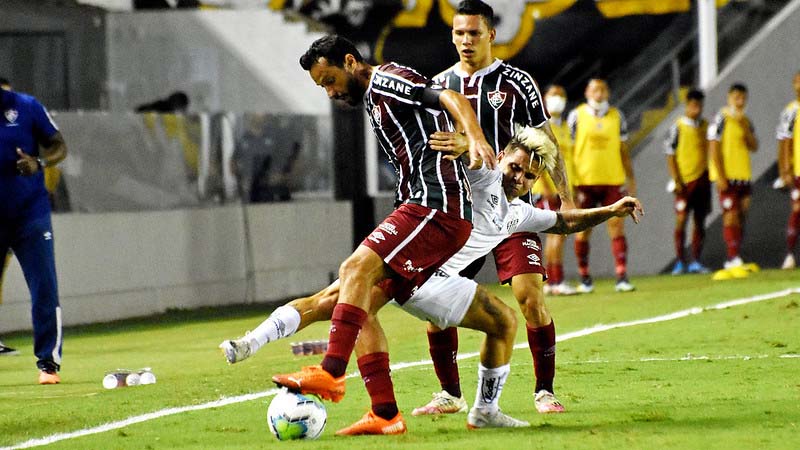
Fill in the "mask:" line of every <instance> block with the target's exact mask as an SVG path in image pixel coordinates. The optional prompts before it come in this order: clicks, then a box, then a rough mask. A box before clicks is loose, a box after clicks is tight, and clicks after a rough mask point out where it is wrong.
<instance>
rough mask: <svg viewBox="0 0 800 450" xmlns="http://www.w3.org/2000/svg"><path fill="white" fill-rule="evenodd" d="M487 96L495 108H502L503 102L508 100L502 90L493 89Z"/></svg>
mask: <svg viewBox="0 0 800 450" xmlns="http://www.w3.org/2000/svg"><path fill="white" fill-rule="evenodd" d="M486 98H487V99H488V100H489V104H490V105H492V108H494V109H500V107H501V106H503V103H505V102H506V93H505V92H501V91H491V92H487V93H486Z"/></svg>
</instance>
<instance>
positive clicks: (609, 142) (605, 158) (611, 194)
mask: <svg viewBox="0 0 800 450" xmlns="http://www.w3.org/2000/svg"><path fill="white" fill-rule="evenodd" d="M609 95H610V92H609V89H608V83H607V82H606V80H605V79H603V78H592V79H591V80H589V84H588V85H587V86H586V91H585V96H586V103H582V104H581V105H579V106H578V107H577V108H575V109H574V110H573V111H572V112H570V113H569V116H568V118H567V123H568V124H569V127H570V132H571V135H572V138H573V139H574V141H575V146H574V151H573V157H572V161H573V164H574V165H575V180H574V181H573V185H575V186H576V191H577V204H578V207H579V208H591V207H594V206H606V205H610V204H612V203H614V202H616V201H617V200H619V199H621V198H622V197H624V196H625V195H627V194H628V193H629V194H630V195H633V196H635V195H636V179H635V178H634V175H633V164H632V163H631V156H630V154H629V153H628V144H627V141H628V125H627V123H626V122H625V116H624V115H623V114H622V111H620V110H618V109H617V108H615V107H613V106H610V105H609V103H608V98H609ZM626 183H627V189H626ZM607 229H608V237H609V238H610V239H611V253H612V254H613V255H614V262H615V272H616V274H617V284H616V286H615V289H616V291H617V292H630V291H633V290H634V289H635V288H634V286H633V285H632V284H631V283H630V282H629V281H628V273H627V256H628V244H627V241H626V240H625V221H624V220H622V219H619V218H615V219H611V220H609V221H608V223H607ZM591 233H592V230H591V229H589V230H586V231H583V232H581V233H578V234H576V235H575V256H576V257H577V259H578V270H579V271H580V275H581V283H580V284H579V285H578V292H583V293H588V292H592V291H594V284H593V283H592V277H591V275H590V274H589V238H590V237H591Z"/></svg>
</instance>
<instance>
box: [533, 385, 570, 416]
mask: <svg viewBox="0 0 800 450" xmlns="http://www.w3.org/2000/svg"><path fill="white" fill-rule="evenodd" d="M533 403H534V404H535V405H536V411H539V413H541V414H550V413H562V412H564V405H562V404H561V402H560V401H558V399H557V398H556V396H555V395H553V393H552V392H549V391H546V390H544V389H542V390H541V391H539V392H537V393H536V395H534V396H533Z"/></svg>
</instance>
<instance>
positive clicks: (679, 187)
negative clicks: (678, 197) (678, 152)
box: [667, 155, 686, 194]
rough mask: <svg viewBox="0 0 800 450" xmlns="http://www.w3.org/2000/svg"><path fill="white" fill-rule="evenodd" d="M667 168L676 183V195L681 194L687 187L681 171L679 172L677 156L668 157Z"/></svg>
mask: <svg viewBox="0 0 800 450" xmlns="http://www.w3.org/2000/svg"><path fill="white" fill-rule="evenodd" d="M667 168H668V169H669V175H670V177H672V180H673V181H675V193H677V194H680V193H681V192H682V191H683V189H684V188H685V187H686V184H685V183H684V182H683V177H682V176H681V171H680V170H678V163H677V161H675V155H667Z"/></svg>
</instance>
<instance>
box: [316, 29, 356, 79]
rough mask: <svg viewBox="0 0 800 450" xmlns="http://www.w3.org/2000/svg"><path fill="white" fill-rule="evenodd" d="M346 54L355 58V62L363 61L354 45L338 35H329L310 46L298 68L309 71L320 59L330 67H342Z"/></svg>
mask: <svg viewBox="0 0 800 450" xmlns="http://www.w3.org/2000/svg"><path fill="white" fill-rule="evenodd" d="M348 53H349V54H351V55H353V56H354V57H355V58H356V62H361V61H363V60H364V58H362V57H361V53H360V52H359V51H358V49H357V48H356V46H355V44H353V43H352V42H350V41H348V40H347V39H345V38H343V37H341V36H339V35H338V34H331V35H329V36H324V37H321V38H319V39H317V40H316V41H314V42H313V43H312V44H311V47H309V48H308V50H306V52H305V53H304V54H303V56H301V57H300V66H301V67H302V68H303V69H304V70H311V66H313V65H314V64H315V63H316V62H317V61H318V60H319V59H320V58H325V59H326V60H327V61H328V64H330V65H333V66H337V67H344V57H345V56H346V55H347V54H348Z"/></svg>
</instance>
